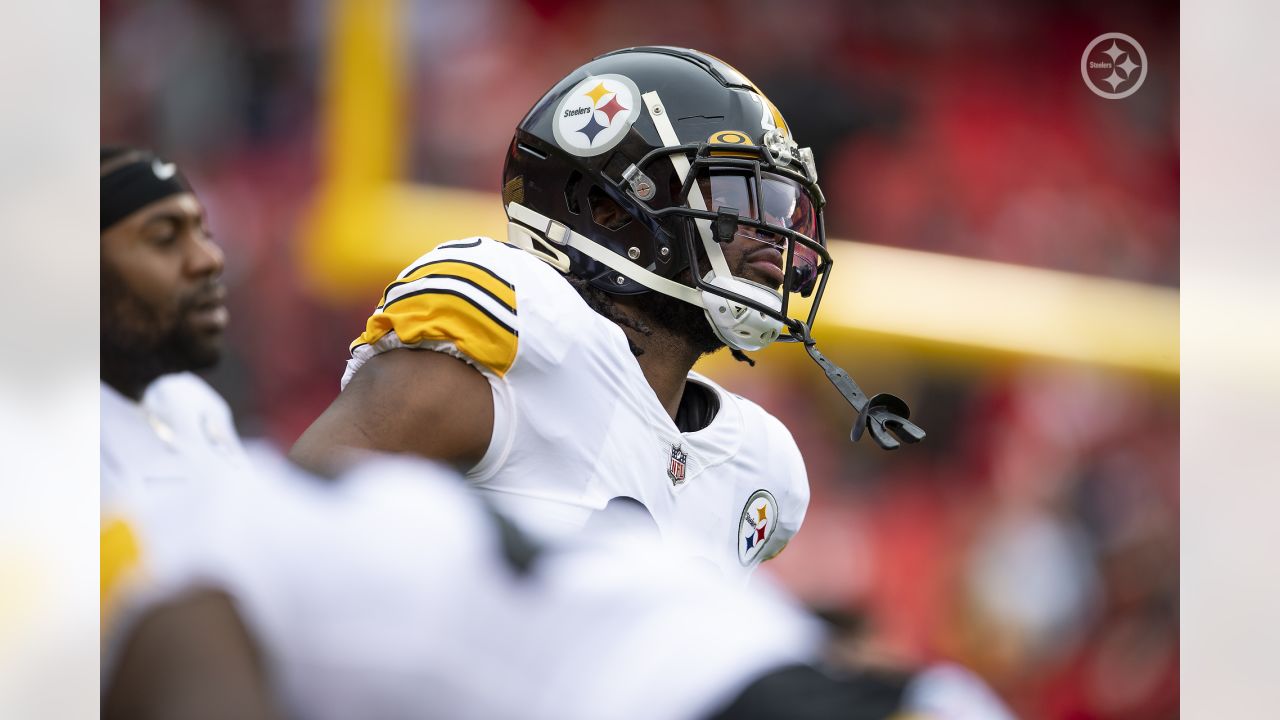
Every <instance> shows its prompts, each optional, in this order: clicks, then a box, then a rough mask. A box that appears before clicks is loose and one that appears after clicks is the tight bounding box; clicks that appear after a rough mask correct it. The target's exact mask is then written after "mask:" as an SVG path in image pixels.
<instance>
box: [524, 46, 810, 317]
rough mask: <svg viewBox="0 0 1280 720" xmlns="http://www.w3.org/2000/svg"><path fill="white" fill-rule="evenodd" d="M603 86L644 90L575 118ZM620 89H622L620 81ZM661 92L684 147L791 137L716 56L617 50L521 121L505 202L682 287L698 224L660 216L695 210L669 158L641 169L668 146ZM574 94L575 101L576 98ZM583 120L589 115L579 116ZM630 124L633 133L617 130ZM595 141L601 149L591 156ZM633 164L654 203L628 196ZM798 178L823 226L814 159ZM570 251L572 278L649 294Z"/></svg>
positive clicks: (795, 169) (569, 79)
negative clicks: (613, 217) (597, 82)
mask: <svg viewBox="0 0 1280 720" xmlns="http://www.w3.org/2000/svg"><path fill="white" fill-rule="evenodd" d="M601 77H608V78H617V77H621V78H623V79H625V80H627V81H629V82H630V83H632V84H633V88H632V89H633V90H634V92H627V91H622V92H620V93H618V94H617V97H619V98H622V97H623V96H624V95H629V96H630V97H626V98H625V104H618V105H613V106H611V107H610V109H609V112H611V113H612V114H608V112H607V113H605V114H601V113H586V111H583V110H581V108H580V107H579V108H577V109H576V110H569V109H567V108H568V107H570V106H580V105H582V104H583V103H589V102H590V100H589V99H587V100H583V99H582V98H581V97H577V96H582V95H586V94H589V93H587V92H584V91H587V90H590V89H592V85H593V84H592V83H590V82H589V81H590V80H591V79H592V78H601ZM584 82H585V83H586V84H585V85H584ZM610 84H611V85H612V86H613V87H618V85H617V84H616V82H611V83H610ZM650 91H657V92H658V93H659V94H660V97H661V102H662V105H663V108H664V111H665V113H666V115H667V117H668V118H669V119H670V121H671V124H672V126H673V128H674V130H675V133H676V135H677V137H678V139H679V142H680V143H681V144H699V143H702V144H705V143H707V142H708V141H709V140H711V139H712V138H713V137H716V136H717V134H718V133H726V132H729V131H734V132H736V133H741V134H743V135H745V136H746V138H745V139H746V144H750V145H755V146H762V145H764V144H765V141H766V133H768V132H769V131H770V130H771V129H777V130H781V132H782V133H783V134H784V135H789V129H788V128H787V126H786V123H785V121H784V120H783V119H782V117H781V115H780V114H779V113H778V111H777V109H776V108H774V107H773V105H772V103H770V102H769V101H768V99H767V98H765V97H764V95H763V94H762V93H760V91H759V89H758V88H756V87H755V86H754V85H753V84H752V83H751V82H750V81H749V80H747V79H746V78H745V77H743V76H742V74H741V73H739V72H738V71H737V70H735V69H733V68H732V67H730V66H729V65H727V64H726V63H724V62H723V61H721V60H719V59H717V58H715V57H712V56H710V55H707V54H705V53H701V52H698V51H695V50H687V49H682V48H669V47H636V48H627V49H624V50H617V51H614V52H611V53H608V54H605V55H601V56H599V57H597V58H595V59H593V60H592V61H590V62H588V63H587V64H585V65H583V66H582V67H580V68H578V69H577V70H574V71H573V72H572V73H570V74H569V75H568V76H566V77H565V78H564V79H563V80H561V81H560V82H559V83H557V84H556V85H555V87H553V88H551V90H550V91H548V92H547V93H546V95H544V96H543V97H542V98H541V99H540V100H539V101H538V102H537V103H536V104H535V105H534V106H533V109H532V110H530V111H529V113H528V115H526V116H525V118H524V119H523V120H522V121H521V122H520V124H519V126H518V127H517V129H516V134H515V138H514V139H513V140H512V143H511V147H510V149H509V152H508V154H507V160H506V165H505V168H504V172H503V204H504V205H507V204H508V203H511V202H518V203H521V204H522V205H525V206H527V207H529V208H532V209H534V210H536V211H537V212H539V213H542V214H543V215H546V216H547V217H549V218H551V219H553V220H555V221H557V222H559V223H562V224H563V225H565V226H567V227H568V228H570V229H571V230H574V231H576V232H578V233H580V234H581V235H584V236H586V237H588V238H590V239H592V240H593V241H595V242H597V243H599V244H601V245H603V246H605V247H607V248H609V249H610V250H612V251H613V252H615V253H618V254H619V255H622V256H624V257H627V258H629V259H630V260H632V261H633V262H635V263H636V264H638V265H640V266H642V267H645V268H648V269H649V270H651V271H652V272H654V273H656V274H658V275H660V276H662V277H665V278H674V277H675V276H676V275H678V274H679V273H681V272H682V271H683V270H685V269H686V268H688V267H689V248H690V247H693V245H692V244H691V243H688V242H686V241H685V238H686V237H687V234H688V233H690V232H694V231H693V229H692V222H691V221H690V220H689V219H688V218H685V217H680V216H666V217H661V216H658V215H655V214H654V213H653V212H652V210H653V209H661V208H666V207H673V206H684V205H685V202H684V200H683V199H682V198H681V197H680V195H681V192H680V188H681V181H680V178H679V176H678V175H677V174H676V170H675V168H674V166H673V164H672V162H671V160H670V158H669V157H667V156H663V157H658V158H657V159H651V161H650V162H649V163H647V164H643V165H642V160H644V159H645V157H646V156H647V155H649V154H650V153H651V152H652V151H654V150H661V149H663V148H664V143H663V141H662V138H661V137H660V135H659V131H658V128H657V127H656V126H655V124H654V121H653V118H652V117H651V116H650V115H649V113H648V112H647V111H646V109H645V107H644V106H643V102H642V100H641V96H642V95H643V94H644V93H646V92H650ZM569 94H573V95H574V96H575V97H567V96H568V95H569ZM604 97H607V96H602V97H601V98H600V99H603V98H604ZM632 106H634V107H632ZM588 107H590V105H588ZM596 109H603V108H596ZM577 112H583V113H586V114H583V115H581V116H577V115H576V113H577ZM567 114H568V115H572V116H573V117H566V115H567ZM592 117H594V118H598V119H600V120H607V121H608V123H609V127H607V128H605V129H600V128H601V127H604V126H603V125H602V124H601V123H599V122H597V121H596V120H593V119H591V118H592ZM619 122H621V123H628V124H629V127H626V128H625V129H621V128H613V127H612V126H613V125H616V124H618V123H619ZM592 123H595V125H592ZM579 128H581V129H579ZM775 134H776V132H775ZM566 138H567V139H566ZM597 141H598V142H597ZM593 142H596V144H597V145H598V146H599V147H592V146H591V145H592V143H593ZM717 142H719V141H717ZM633 165H638V166H642V168H643V172H644V174H645V175H646V176H647V177H648V178H649V179H650V180H651V181H652V182H651V186H652V188H651V190H650V192H651V193H652V196H651V197H648V198H646V200H645V202H644V203H640V202H637V201H636V200H637V198H636V196H635V193H634V188H629V186H628V183H627V180H626V178H625V177H624V173H625V172H626V171H627V169H628V168H629V167H631V166H633ZM788 170H790V171H791V172H790V174H791V175H793V176H794V177H796V178H797V179H798V180H800V181H801V182H803V183H804V184H805V185H806V187H807V188H808V189H809V190H810V193H811V195H812V196H813V197H814V198H815V205H816V206H817V208H818V213H819V227H820V228H821V219H820V215H821V206H822V195H821V191H820V190H818V188H817V184H816V173H815V172H813V170H812V165H811V158H810V165H809V166H808V167H806V166H804V165H803V164H802V163H801V162H800V160H799V159H797V160H796V161H795V162H794V163H793V164H792V166H791V167H790V168H788ZM604 198H607V199H608V200H611V201H612V202H613V203H616V205H617V206H618V207H620V208H621V209H622V211H623V212H624V213H625V217H624V218H622V222H610V223H609V225H610V226H611V227H607V226H605V225H602V224H601V223H599V222H597V221H596V217H595V214H594V213H593V208H596V207H598V206H601V205H602V204H607V202H608V201H607V200H604ZM644 205H647V206H648V208H645V207H644ZM818 240H821V238H818ZM565 252H566V254H567V255H568V257H569V260H570V266H569V269H568V271H569V273H570V274H572V275H575V276H577V277H580V278H582V279H584V280H587V281H588V282H590V283H591V284H592V285H593V286H595V287H597V288H599V289H601V290H603V291H605V292H609V293H614V294H622V295H631V294H638V293H643V292H647V291H648V290H649V288H647V287H645V286H644V285H641V284H640V283H638V282H636V281H635V280H633V279H630V278H627V277H625V276H624V275H623V274H621V273H619V272H617V271H615V270H612V269H610V268H608V267H606V266H604V265H603V264H601V263H598V262H596V261H594V260H592V259H591V258H588V257H586V256H584V255H582V254H581V253H579V252H577V251H575V250H573V249H571V248H568V249H565Z"/></svg>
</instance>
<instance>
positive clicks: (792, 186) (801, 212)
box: [698, 170, 821, 295]
mask: <svg viewBox="0 0 1280 720" xmlns="http://www.w3.org/2000/svg"><path fill="white" fill-rule="evenodd" d="M757 184H758V185H759V187H757ZM698 186H699V188H700V189H701V190H702V195H703V199H704V200H705V201H706V204H707V209H708V210H710V211H711V212H716V211H718V210H719V209H720V208H721V207H729V208H735V209H736V210H737V211H738V217H740V218H743V219H750V220H755V221H757V222H760V223H764V224H765V225H767V226H768V227H769V228H781V229H782V230H789V231H791V232H794V233H798V234H800V235H803V236H804V239H805V240H807V241H809V243H812V245H814V246H817V245H818V240H817V238H818V212H817V209H816V208H815V207H814V203H813V198H812V197H811V196H810V195H809V193H808V192H807V191H806V190H805V189H804V187H803V186H802V185H800V183H798V182H796V181H795V180H792V179H790V178H787V177H783V176H781V175H774V174H771V173H762V174H761V181H760V182H759V183H757V182H756V177H755V175H753V174H748V173H741V172H732V171H721V170H711V171H708V172H705V173H703V174H702V175H701V176H700V177H699V178H698ZM737 236H741V237H747V238H750V239H752V240H756V241H759V242H763V243H767V244H770V245H773V246H775V247H777V248H779V249H780V250H783V252H784V253H786V252H790V254H791V260H790V262H791V268H792V269H791V277H790V278H788V282H787V288H788V289H789V290H791V291H793V292H799V293H801V294H802V295H808V294H809V293H810V292H811V291H812V290H813V286H814V283H815V282H816V281H817V279H818V267H819V265H820V264H821V259H820V258H819V256H818V253H817V252H816V251H815V250H814V249H813V248H812V247H810V246H809V245H808V244H806V243H803V242H799V241H796V240H794V238H792V242H787V240H788V237H789V236H788V235H786V234H785V233H774V232H769V231H768V230H766V229H763V228H759V227H756V226H754V225H747V224H742V225H739V226H738V231H737ZM787 248H789V250H788V249H787ZM784 257H785V256H784Z"/></svg>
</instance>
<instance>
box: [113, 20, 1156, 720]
mask: <svg viewBox="0 0 1280 720" xmlns="http://www.w3.org/2000/svg"><path fill="white" fill-rule="evenodd" d="M101 31H102V34H101V61H102V66H101V69H102V95H101V97H102V100H101V102H102V106H101V131H102V139H103V141H104V142H129V143H136V144H141V145H147V146H153V147H155V148H157V149H159V150H160V151H161V152H162V153H165V154H167V155H168V156H170V157H172V158H174V159H176V160H178V161H179V162H181V163H182V166H183V168H184V170H185V171H186V172H187V173H188V175H189V176H190V177H191V179H192V182H193V184H194V185H195V186H196V188H197V190H198V192H199V193H200V195H201V197H202V199H203V200H204V201H205V204H206V206H207V207H208V210H209V213H210V215H211V224H212V227H213V230H214V233H215V236H216V238H217V239H218V241H219V242H220V243H221V244H222V245H223V246H224V247H225V248H226V249H227V254H228V264H227V271H226V280H227V282H228V285H229V289H230V290H231V300H230V305H231V310H232V329H231V333H230V340H231V348H230V354H229V357H228V358H227V359H226V361H224V363H223V366H222V367H221V368H220V369H219V370H218V371H216V372H215V373H214V374H213V375H212V376H211V380H212V381H213V382H214V384H215V386H216V387H218V388H219V389H220V390H221V391H222V392H223V393H224V394H225V395H226V396H227V398H228V399H229V401H230V402H231V404H232V406H233V408H234V410H235V412H236V416H237V421H238V423H239V426H240V428H241V431H242V432H243V433H244V434H245V435H247V436H258V437H265V438H268V439H270V440H272V441H275V442H277V443H279V444H281V445H284V446H288V445H289V444H291V443H292V442H293V440H294V439H295V438H296V437H297V435H298V434H299V433H300V432H301V431H302V430H303V429H304V428H305V427H306V426H307V424H308V423H309V422H310V421H311V420H312V419H313V418H314V417H316V416H317V415H318V414H319V413H320V411H321V410H322V409H323V408H324V407H326V406H327V405H328V403H329V402H330V400H331V399H332V398H333V397H334V395H335V394H336V393H337V391H338V379H339V377H340V376H341V372H342V368H343V363H344V360H345V358H346V345H347V343H348V342H349V341H350V340H351V338H353V337H354V336H355V335H356V334H357V332H358V331H359V329H360V328H361V327H362V325H363V321H364V318H365V316H366V315H367V313H368V311H369V310H370V308H371V307H372V305H373V304H374V302H375V301H376V297H377V296H378V294H379V292H380V291H381V288H382V285H383V284H384V283H385V282H386V281H387V279H388V278H390V277H391V276H392V275H393V274H394V273H396V272H397V271H398V270H399V269H400V268H402V267H403V266H404V265H405V264H406V263H407V262H409V261H410V260H412V259H413V258H415V257H417V256H418V255H419V254H421V253H422V252H425V251H426V250H427V249H429V247H430V246H431V245H433V244H434V243H435V242H439V241H442V240H445V239H449V238H451V237H462V236H465V235H472V234H480V233H486V234H491V235H495V236H499V237H501V236H502V234H503V232H502V228H503V224H502V213H501V206H500V202H499V199H498V196H497V193H496V190H497V187H498V184H499V178H500V176H501V166H502V159H503V154H504V152H505V150H506V147H507V144H508V143H509V141H510V137H511V133H512V131H513V129H514V127H515V124H516V123H517V122H518V121H519V119H520V118H521V117H522V116H523V114H524V113H525V112H526V111H527V110H528V109H529V107H530V106H531V105H532V103H533V102H534V100H536V99H537V98H538V97H539V96H540V94H541V93H542V92H543V91H544V90H545V89H547V88H548V87H550V86H551V84H552V83H554V82H555V81H556V80H558V79H559V78H560V77H561V76H562V75H563V74H564V73H566V72H567V71H568V70H570V69H572V68H573V67H576V66H577V65H579V64H580V63H582V62H583V61H585V60H586V59H588V58H590V57H592V56H593V55H595V54H597V53H599V52H602V51H605V50H609V49H613V48H616V47H623V46H629V45H640V44H670V45H686V46H690V47H696V48H698V49H701V50H705V51H708V52H711V53H713V54H716V55H719V56H721V57H723V58H725V59H727V60H729V61H730V62H732V63H733V64H735V65H736V66H737V67H739V68H740V69H741V70H743V71H744V72H745V73H746V74H747V75H748V76H749V77H751V78H752V79H753V80H754V81H755V82H756V83H758V84H759V85H760V86H761V88H762V89H763V90H764V91H765V92H766V93H767V94H768V95H769V96H770V98H771V99H772V100H773V101H774V102H775V103H776V104H777V105H778V106H779V107H780V108H781V109H782V110H783V112H784V114H785V115H786V117H787V119H788V122H789V123H790V124H791V125H792V126H793V128H794V129H795V132H796V136H797V137H798V138H799V140H800V141H801V143H802V144H810V145H812V147H813V148H814V150H815V153H816V155H817V159H818V167H819V173H820V176H821V178H822V183H823V188H824V191H825V192H826V194H827V197H828V200H829V210H828V228H829V233H830V235H831V236H832V237H833V238H840V239H841V240H840V241H839V242H838V248H839V251H838V252H839V254H838V256H837V257H838V261H837V265H836V269H835V274H834V276H833V281H832V285H833V289H832V291H830V292H831V293H833V295H832V297H830V298H829V300H828V301H827V304H824V310H823V313H822V315H820V317H819V323H818V328H817V333H816V334H817V337H818V338H819V339H820V340H821V339H825V342H824V343H823V348H824V351H826V352H827V353H828V354H830V355H832V356H833V358H834V359H836V360H838V361H839V362H841V363H842V364H844V366H845V367H846V368H848V369H849V370H850V372H851V373H852V374H853V375H854V377H856V378H857V379H858V380H859V382H860V383H861V384H862V385H863V387H864V388H867V389H868V390H871V391H875V390H888V391H892V392H895V393H897V394H900V395H902V396H903V397H906V398H907V399H908V400H909V401H910V403H911V405H912V407H913V408H914V409H915V411H916V416H915V418H913V419H917V420H918V421H919V422H920V424H921V425H923V426H924V427H925V428H926V429H927V430H928V431H929V438H928V440H927V441H926V442H925V443H924V444H922V445H920V446H916V447H912V448H910V449H907V450H905V451H900V452H898V453H893V454H886V453H883V452H881V451H879V450H877V449H875V448H874V447H873V446H872V445H871V444H870V443H869V442H863V443H860V444H858V445H852V444H850V443H849V442H848V437H847V436H848V431H849V426H850V422H851V420H852V417H851V412H850V410H849V409H848V408H847V407H846V406H844V405H843V403H842V401H840V399H839V397H838V395H837V394H836V393H834V392H833V391H831V390H830V388H829V387H827V386H826V380H825V379H824V378H823V376H822V374H821V373H820V372H818V371H817V369H816V368H813V367H810V364H809V361H808V360H807V359H806V358H804V357H803V353H801V352H799V351H798V350H797V349H796V348H791V347H783V348H776V349H771V350H769V351H767V352H766V353H765V354H764V357H763V361H762V362H761V363H760V364H759V365H758V366H757V367H755V368H753V369H752V368H746V367H745V366H741V365H738V364H736V363H732V362H725V361H724V360H725V359H724V358H717V359H715V360H713V361H710V362H708V363H707V364H706V367H705V371H706V372H708V373H710V374H712V375H714V376H715V377H717V378H718V379H719V380H721V381H722V382H724V383H725V384H726V385H727V386H728V387H730V388H731V389H733V390H735V391H737V392H740V393H742V394H744V395H746V396H748V397H751V398H752V399H754V400H756V401H758V402H760V403H762V404H763V405H764V406H765V407H767V408H768V409H769V410H771V411H772V412H774V413H775V414H776V415H778V416H779V417H780V418H781V419H782V420H783V421H784V422H785V423H786V424H787V425H788V427H790V429H791V430H792V432H793V433H794V434H795V436H796V438H797V440H798V442H799V444H800V446H801V449H802V451H803V452H804V453H805V457H806V461H807V463H808V466H809V472H810V480H811V483H812V486H813V502H812V505H811V507H810V511H809V516H808V519H807V520H806V523H805V527H804V529H803V530H802V531H801V533H800V534H799V535H798V536H797V538H796V540H795V541H794V542H793V543H792V547H791V548H790V549H789V550H788V552H786V553H784V554H783V555H782V556H781V557H780V558H779V559H778V560H777V561H775V562H773V563H771V564H770V567H771V569H772V570H773V571H774V572H775V573H776V575H777V576H778V577H779V579H780V580H781V581H782V582H783V583H784V584H785V585H787V586H788V587H790V588H791V589H792V590H793V591H795V592H796V593H797V594H798V595H799V596H800V597H801V598H803V599H804V600H805V601H807V602H809V603H811V604H812V605H813V606H814V607H815V608H819V609H822V610H823V611H824V612H826V613H828V614H829V615H830V616H831V617H832V618H833V619H834V620H835V621H837V622H838V624H839V625H840V627H842V628H843V635H844V636H845V641H844V642H842V644H841V646H840V650H839V651H840V653H841V654H842V655H843V656H845V657H850V658H857V659H859V660H860V661H870V662H886V663H893V662H902V661H906V662H912V661H922V660H929V659H939V658H951V659H955V660H958V661H961V662H963V663H965V664H967V665H969V666H970V667H973V668H974V669H976V670H977V671H979V672H980V673H981V674H982V675H983V676H984V677H986V679H987V680H988V681H990V682H991V684H992V685H993V686H994V687H995V688H996V689H997V690H998V691H999V692H1000V693H1001V694H1002V695H1003V696H1004V697H1005V698H1006V699H1007V700H1008V701H1009V702H1010V704H1011V705H1012V706H1013V707H1014V708H1015V709H1016V710H1017V711H1018V712H1019V713H1020V714H1021V715H1022V716H1023V717H1027V718H1062V719H1064V720H1065V719H1072V720H1076V719H1086V718H1090V719H1091V718H1098V719H1104V718H1105V719H1111V718H1117V719H1118V718H1133V719H1145V718H1171V717H1177V716H1178V714H1179V711H1178V679H1179V676H1178V662H1179V650H1178V644H1179V643H1178V639H1179V637H1178V617H1179V607H1178V546H1179V545H1178V542H1179V539H1178V512H1179V501H1178V460H1179V457H1178V421H1179V417H1178V377H1179V366H1178V287H1177V286H1178V269H1179V264H1178V261H1179V255H1178V189H1179V178H1178V173H1179V154H1178V81H1179V78H1178V74H1177V66H1178V6H1177V4H1176V3H1175V4H1170V3H1157V2H1146V3H1111V2H1089V1H1085V0H1076V1H1072V2H1044V3H1029V2H1015V1H1014V0H978V1H975V2H968V3H944V2H907V3H874V2H839V1H837V0H813V1H809V2H804V3H786V2H773V1H764V0H744V1H742V2H705V3H697V2H682V1H680V0H650V1H649V2H645V3H632V2H620V1H605V0H595V1H593V2H585V1H578V0H423V1H421V2H418V1H414V0H289V1H280V2H270V3H266V2H258V1H256V0H103V2H102V3H101ZM1104 32H1124V33H1127V34H1129V35H1132V36H1133V37H1135V38H1136V39H1138V40H1139V42H1141V44H1142V45H1143V47H1144V48H1145V50H1146V54H1147V57H1148V58H1149V63H1150V68H1149V74H1148V77H1147V79H1146V81H1145V84H1144V85H1143V87H1142V88H1141V90H1140V91H1139V92H1137V93H1136V94H1134V95H1133V96H1131V97H1129V98H1126V99H1124V100H1119V101H1111V100H1103V99H1101V98H1099V97H1097V96H1095V95H1094V94H1092V93H1091V92H1090V91H1089V90H1088V89H1087V88H1086V87H1085V85H1084V84H1083V82H1082V80H1081V77H1080V71H1079V63H1080V54H1081V52H1082V51H1083V49H1084V48H1085V46H1086V45H1087V44H1088V43H1089V41H1090V40H1092V39H1093V38H1094V37H1096V36H1097V35H1099V34H1101V33H1104ZM899 283H900V284H899Z"/></svg>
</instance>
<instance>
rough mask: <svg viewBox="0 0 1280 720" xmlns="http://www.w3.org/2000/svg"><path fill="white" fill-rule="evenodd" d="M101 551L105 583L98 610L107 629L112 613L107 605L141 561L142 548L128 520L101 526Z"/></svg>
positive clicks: (102, 573)
mask: <svg viewBox="0 0 1280 720" xmlns="http://www.w3.org/2000/svg"><path fill="white" fill-rule="evenodd" d="M99 552H100V553H101V558H100V561H101V566H100V568H101V569H100V572H101V577H100V582H101V585H102V586H101V590H100V596H99V599H98V610H99V612H100V613H101V618H100V620H101V622H102V625H103V627H104V628H105V627H106V624H107V622H108V621H109V620H110V618H111V616H112V613H110V612H108V607H109V606H110V604H111V602H112V601H113V600H114V599H115V598H116V594H117V591H118V590H119V589H120V585H121V583H122V582H123V580H124V579H125V578H126V577H128V576H129V575H130V574H131V573H132V572H133V571H135V570H136V569H137V568H138V567H140V566H141V564H142V549H141V544H140V543H139V542H138V538H137V536H136V535H135V534H134V532H133V528H132V527H130V526H129V523H127V522H125V521H124V520H121V519H119V518H116V519H113V520H110V521H108V522H107V523H105V524H104V525H103V526H102V534H101V537H100V541H99Z"/></svg>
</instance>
